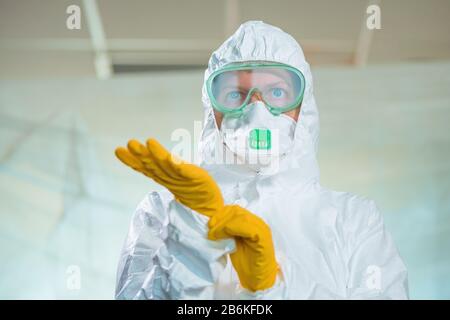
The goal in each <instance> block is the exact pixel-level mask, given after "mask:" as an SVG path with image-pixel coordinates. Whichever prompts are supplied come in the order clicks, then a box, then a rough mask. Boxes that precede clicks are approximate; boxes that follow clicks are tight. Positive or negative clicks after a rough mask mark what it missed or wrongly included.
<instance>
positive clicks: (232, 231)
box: [115, 21, 408, 299]
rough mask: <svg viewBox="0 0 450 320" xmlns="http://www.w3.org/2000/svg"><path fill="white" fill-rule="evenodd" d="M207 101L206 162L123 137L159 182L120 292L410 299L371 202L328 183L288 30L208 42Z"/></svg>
mask: <svg viewBox="0 0 450 320" xmlns="http://www.w3.org/2000/svg"><path fill="white" fill-rule="evenodd" d="M202 102H203V105H204V112H205V114H204V115H205V120H204V126H203V131H202V134H201V138H200V143H199V154H200V161H199V165H195V164H191V163H188V162H185V161H183V160H181V159H178V158H176V157H175V156H173V155H171V154H170V153H169V152H168V151H167V150H166V149H164V147H163V146H162V145H160V144H159V143H158V142H157V141H156V140H154V139H149V140H148V141H147V142H146V144H141V143H140V142H139V141H136V140H130V141H129V143H128V145H127V147H126V148H125V147H120V148H118V149H116V155H117V157H118V158H119V159H120V160H121V161H122V162H123V163H125V164H126V165H127V166H129V167H131V168H133V169H134V170H136V171H138V172H141V173H143V174H145V175H146V176H148V177H149V178H151V179H153V180H154V181H156V182H157V183H159V184H161V185H162V186H164V187H165V189H164V191H163V192H151V193H149V194H148V195H147V196H146V197H145V198H144V199H143V200H142V202H141V203H140V204H139V206H138V207H137V209H136V212H135V214H134V216H133V218H132V222H131V225H130V229H129V233H128V236H127V238H126V241H125V244H124V247H123V250H122V253H121V256H120V261H119V265H118V272H117V285H116V294H115V297H116V298H117V299H407V298H408V285H407V270H406V267H405V265H404V263H403V261H402V259H401V258H400V256H399V253H398V251H397V249H396V248H395V245H394V243H393V240H392V238H391V236H390V235H389V233H388V232H387V231H386V230H385V227H384V223H383V218H382V216H381V214H380V212H379V211H378V209H377V207H376V205H375V204H374V202H373V201H371V200H368V199H366V198H363V197H360V196H356V195H352V194H349V193H345V192H336V191H331V190H328V189H326V188H324V187H322V186H321V185H320V182H319V168H318V164H317V160H316V151H317V147H318V138H319V116H318V110H317V107H316V102H315V99H314V95H313V82H312V75H311V71H310V68H309V65H308V63H307V62H306V60H305V57H304V54H303V52H302V49H301V47H300V46H299V44H298V43H297V42H296V41H295V40H294V39H293V38H292V37H291V36H290V35H288V34H287V33H285V32H284V31H282V30H281V29H279V28H277V27H274V26H271V25H268V24H266V23H264V22H262V21H249V22H246V23H244V24H242V25H241V26H240V27H239V28H238V30H237V31H236V32H235V33H234V34H233V35H232V36H231V37H230V38H228V39H227V40H226V41H225V42H224V43H223V44H222V45H221V46H220V47H219V48H218V49H217V50H216V51H215V52H213V54H212V56H211V58H210V60H209V64H208V68H207V70H206V71H205V79H204V85H203V89H202ZM224 159H225V160H224ZM230 159H231V161H230Z"/></svg>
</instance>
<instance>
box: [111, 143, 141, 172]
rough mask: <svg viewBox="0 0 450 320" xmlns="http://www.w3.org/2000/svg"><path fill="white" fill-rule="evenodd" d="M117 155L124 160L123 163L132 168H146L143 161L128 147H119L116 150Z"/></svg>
mask: <svg viewBox="0 0 450 320" xmlns="http://www.w3.org/2000/svg"><path fill="white" fill-rule="evenodd" d="M115 154H116V157H117V158H118V159H119V160H120V161H122V163H123V164H125V165H127V166H129V167H131V168H132V169H134V170H136V171H139V172H143V171H144V170H145V168H144V165H143V164H142V162H141V161H140V160H139V159H137V158H136V157H135V156H134V155H132V154H131V153H130V152H129V151H128V150H127V149H125V148H123V147H119V148H117V149H116V150H115Z"/></svg>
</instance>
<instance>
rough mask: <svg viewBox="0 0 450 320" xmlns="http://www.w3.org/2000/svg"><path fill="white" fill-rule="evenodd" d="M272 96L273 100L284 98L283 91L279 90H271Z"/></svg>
mask: <svg viewBox="0 0 450 320" xmlns="http://www.w3.org/2000/svg"><path fill="white" fill-rule="evenodd" d="M272 96H273V97H275V98H282V97H283V96H284V90H283V89H281V88H274V89H272Z"/></svg>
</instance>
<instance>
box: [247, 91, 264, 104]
mask: <svg viewBox="0 0 450 320" xmlns="http://www.w3.org/2000/svg"><path fill="white" fill-rule="evenodd" d="M256 101H263V99H262V96H261V93H260V92H259V91H255V92H253V94H252V96H251V97H250V102H251V103H253V102H256Z"/></svg>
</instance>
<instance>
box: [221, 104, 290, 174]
mask: <svg viewBox="0 0 450 320" xmlns="http://www.w3.org/2000/svg"><path fill="white" fill-rule="evenodd" d="M296 125H297V122H296V121H295V120H294V119H292V118H291V117H289V116H287V115H284V114H279V115H273V114H272V113H271V112H270V111H269V110H268V109H267V107H266V106H265V104H264V102H262V101H256V102H253V103H251V104H248V105H247V106H246V107H245V109H244V110H243V112H242V113H241V114H239V115H238V116H236V115H233V114H225V115H224V116H223V119H222V125H221V128H220V133H221V135H222V138H223V141H224V143H225V145H226V147H227V148H228V149H229V150H230V151H231V152H232V153H234V155H235V156H236V157H237V160H238V163H243V164H250V165H256V166H269V165H273V162H274V160H275V161H276V160H279V159H281V158H282V157H284V156H285V155H286V154H288V153H289V151H290V150H291V149H292V146H293V142H294V134H295V128H296Z"/></svg>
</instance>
